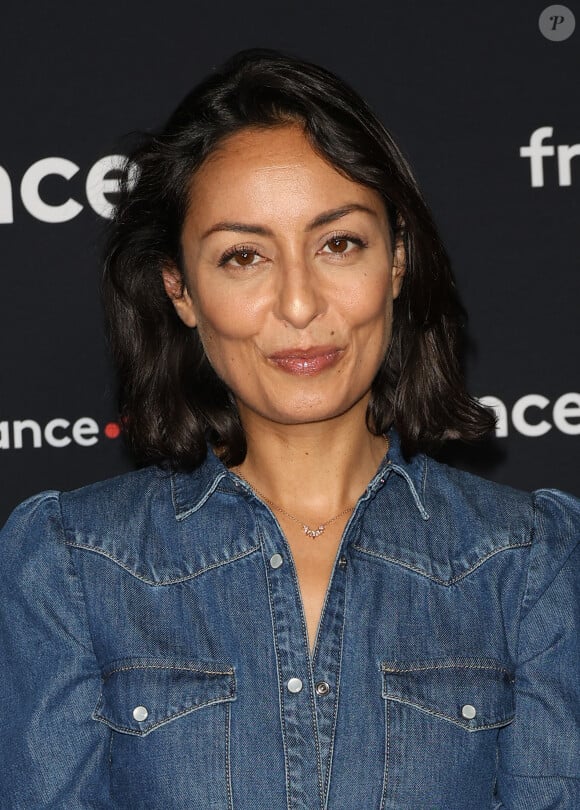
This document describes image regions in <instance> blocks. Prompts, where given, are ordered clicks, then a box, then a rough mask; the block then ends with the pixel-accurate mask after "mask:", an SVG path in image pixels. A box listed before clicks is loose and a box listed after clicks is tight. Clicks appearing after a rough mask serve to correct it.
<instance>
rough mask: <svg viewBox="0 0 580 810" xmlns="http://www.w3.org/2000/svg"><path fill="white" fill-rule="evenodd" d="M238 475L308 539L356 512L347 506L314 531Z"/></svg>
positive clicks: (317, 535)
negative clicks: (299, 528) (297, 525)
mask: <svg viewBox="0 0 580 810" xmlns="http://www.w3.org/2000/svg"><path fill="white" fill-rule="evenodd" d="M384 439H385V441H386V443H387V449H386V450H385V453H388V452H389V437H388V436H385V437H384ZM237 475H238V476H239V477H240V478H241V479H242V481H245V482H246V484H248V486H249V487H251V489H252V490H253V491H254V492H255V493H256V495H259V496H260V498H261V499H262V500H263V501H266V503H268V504H270V506H273V507H274V509H277V510H278V512H282V514H283V515H286V517H287V518H290V520H293V521H294V522H295V523H298V524H299V525H300V526H302V531H303V532H304V534H305V535H306V536H307V537H312V538H316V537H320V535H321V534H324V532H325V530H326V527H327V526H330V524H331V523H334V521H335V520H338V519H339V518H340V517H342V516H343V515H347V514H348V513H349V512H352V511H353V510H354V506H347V508H346V509H343V510H342V512H339V513H338V515H335V516H334V517H331V518H329V519H328V520H325V521H324V523H321V524H320V525H319V526H317V527H316V528H315V529H313V528H312V527H311V526H309V525H308V524H307V523H304V521H303V520H300V518H297V517H296V516H295V515H291V514H290V512H287V511H286V509H284V508H283V507H282V506H280V505H279V504H277V503H274V501H273V500H271V499H270V498H267V497H266V496H265V495H264V494H263V493H262V492H260V491H259V490H258V489H256V487H255V486H253V484H250V482H249V481H248V480H247V479H246V478H244V476H243V475H242V474H241V473H237Z"/></svg>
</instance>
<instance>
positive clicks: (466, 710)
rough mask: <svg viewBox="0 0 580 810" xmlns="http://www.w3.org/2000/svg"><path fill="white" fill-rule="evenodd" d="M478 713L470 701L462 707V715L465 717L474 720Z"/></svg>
mask: <svg viewBox="0 0 580 810" xmlns="http://www.w3.org/2000/svg"><path fill="white" fill-rule="evenodd" d="M476 714H477V712H476V710H475V706H472V705H471V704H470V703H466V704H465V706H464V707H463V708H462V709H461V715H462V716H463V717H465V719H466V720H473V718H474V717H475V715H476Z"/></svg>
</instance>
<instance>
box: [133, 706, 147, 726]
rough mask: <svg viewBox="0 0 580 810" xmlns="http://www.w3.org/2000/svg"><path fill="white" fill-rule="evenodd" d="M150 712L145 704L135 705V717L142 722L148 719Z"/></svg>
mask: <svg viewBox="0 0 580 810" xmlns="http://www.w3.org/2000/svg"><path fill="white" fill-rule="evenodd" d="M148 717H149V712H148V711H147V709H146V708H145V706H135V708H134V709H133V719H134V720H136V721H137V722H138V723H140V722H141V721H142V720H147V718H148Z"/></svg>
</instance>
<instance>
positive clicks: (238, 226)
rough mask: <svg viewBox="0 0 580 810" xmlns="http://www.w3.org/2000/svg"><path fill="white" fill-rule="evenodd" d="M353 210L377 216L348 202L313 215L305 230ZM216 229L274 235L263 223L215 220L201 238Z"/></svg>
mask: <svg viewBox="0 0 580 810" xmlns="http://www.w3.org/2000/svg"><path fill="white" fill-rule="evenodd" d="M353 211H362V212H363V213H366V214H371V216H373V217H375V218H376V217H377V212H376V211H374V210H373V209H372V208H367V206H366V205H360V204H359V203H348V204H347V205H341V206H340V208H332V209H331V210H330V211H323V212H322V214H319V215H318V216H317V217H314V219H313V220H311V221H310V222H309V223H308V225H307V226H306V231H313V230H315V229H316V228H320V227H321V226H322V225H328V223H329V222H334V221H335V220H337V219H341V217H345V216H346V215H347V214H352V212H353ZM216 231H235V232H236V233H255V234H258V236H274V233H273V231H271V230H270V229H269V228H265V227H264V226H263V225H250V224H247V223H244V222H217V223H216V224H215V225H212V227H211V228H209V229H208V230H207V231H205V232H204V233H203V234H202V236H201V238H202V239H205V238H206V237H208V236H209V235H210V234H212V233H216Z"/></svg>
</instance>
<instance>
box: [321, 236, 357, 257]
mask: <svg viewBox="0 0 580 810" xmlns="http://www.w3.org/2000/svg"><path fill="white" fill-rule="evenodd" d="M353 245H354V246H355V248H353V247H352V246H353ZM366 246H367V243H366V242H363V240H362V239H359V238H358V237H356V236H352V234H348V233H337V234H335V235H334V236H332V237H331V238H330V239H329V240H328V241H327V242H326V244H325V245H324V248H329V250H324V249H323V250H322V251H321V253H326V254H328V253H334V254H335V255H341V254H342V255H344V254H349V253H353V252H354V250H355V249H357V248H365V247H366Z"/></svg>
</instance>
